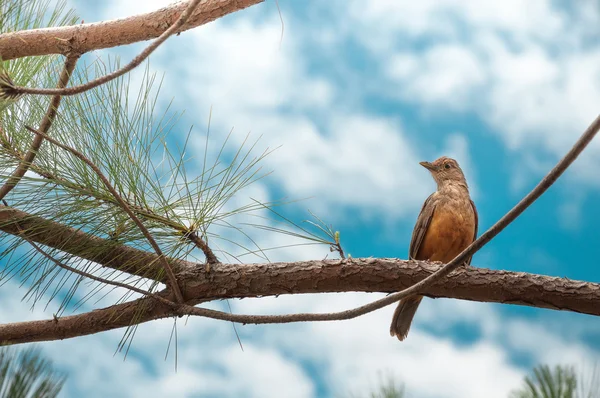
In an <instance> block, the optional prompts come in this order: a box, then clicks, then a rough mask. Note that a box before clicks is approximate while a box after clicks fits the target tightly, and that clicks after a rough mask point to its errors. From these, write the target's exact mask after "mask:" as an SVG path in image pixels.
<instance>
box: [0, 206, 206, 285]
mask: <svg viewBox="0 0 600 398" xmlns="http://www.w3.org/2000/svg"><path fill="white" fill-rule="evenodd" d="M0 231H4V232H6V233H9V234H11V235H15V236H23V237H26V238H28V239H29V240H31V241H33V242H36V243H40V244H43V245H45V246H48V247H52V248H54V249H58V250H62V251H64V252H66V253H69V254H72V255H74V256H78V257H81V258H84V259H86V260H90V261H93V262H96V263H98V264H101V265H103V266H105V267H109V268H113V269H117V270H121V271H123V272H127V273H130V274H132V275H137V276H141V277H144V278H149V279H153V280H156V281H157V282H163V283H164V282H165V281H166V278H164V277H160V276H159V275H160V272H159V270H160V268H161V266H160V263H159V261H158V256H157V255H156V254H154V253H150V252H145V251H142V250H138V249H135V248H133V247H130V246H124V245H121V244H119V243H118V242H116V241H111V240H107V239H102V238H99V237H96V236H93V235H90V234H87V233H85V232H83V231H81V230H77V229H74V228H71V227H68V226H66V225H63V224H60V223H57V222H55V221H50V220H46V219H44V218H42V217H38V216H35V215H32V214H29V213H26V212H23V211H20V210H17V209H14V208H12V207H8V206H2V205H0ZM167 261H169V263H170V265H171V267H172V268H173V272H174V273H175V274H176V275H177V274H178V273H180V272H182V271H183V270H185V269H187V268H197V267H198V265H197V264H195V263H191V262H188V261H183V260H173V259H167Z"/></svg>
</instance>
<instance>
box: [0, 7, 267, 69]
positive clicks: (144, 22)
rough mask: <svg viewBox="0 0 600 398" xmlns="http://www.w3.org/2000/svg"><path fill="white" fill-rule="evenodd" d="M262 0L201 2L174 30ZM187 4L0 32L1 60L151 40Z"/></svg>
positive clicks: (85, 50) (208, 20)
mask: <svg viewBox="0 0 600 398" xmlns="http://www.w3.org/2000/svg"><path fill="white" fill-rule="evenodd" d="M262 1H263V0H208V1H205V2H202V3H201V4H200V5H198V7H197V8H196V10H195V12H194V13H193V14H192V15H191V17H190V18H189V19H188V20H187V22H186V23H185V24H184V25H183V26H182V27H181V28H180V29H178V30H177V32H183V31H186V30H188V29H192V28H195V27H197V26H200V25H203V24H206V23H208V22H211V21H214V20H216V19H218V18H221V17H223V16H225V15H227V14H230V13H233V12H235V11H239V10H242V9H244V8H247V7H250V6H252V5H254V4H258V3H261V2H262ZM187 6H188V3H187V2H179V3H175V4H172V5H169V6H167V7H165V8H161V9H160V10H157V11H153V12H150V13H147V14H140V15H136V16H132V17H129V18H123V19H116V20H112V21H104V22H95V23H87V24H81V25H74V26H65V27H58V28H45V29H33V30H25V31H19V32H10V33H4V34H1V35H0V57H1V58H2V59H3V60H10V59H15V58H22V57H28V56H38V55H49V54H65V55H66V54H67V53H69V52H71V51H76V52H78V53H81V54H84V53H86V52H88V51H91V50H99V49H102V48H110V47H116V46H122V45H126V44H131V43H136V42H140V41H145V40H150V39H153V38H156V37H158V36H160V35H161V34H162V33H163V32H164V31H165V30H166V29H167V28H168V27H169V26H171V25H173V23H175V21H176V20H177V18H179V16H180V15H181V13H182V12H183V11H184V10H185V8H186V7H187Z"/></svg>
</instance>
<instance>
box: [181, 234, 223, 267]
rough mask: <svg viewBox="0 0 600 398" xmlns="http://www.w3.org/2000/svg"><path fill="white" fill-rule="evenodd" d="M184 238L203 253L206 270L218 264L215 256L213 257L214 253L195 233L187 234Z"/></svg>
mask: <svg viewBox="0 0 600 398" xmlns="http://www.w3.org/2000/svg"><path fill="white" fill-rule="evenodd" d="M185 237H186V238H187V239H189V240H190V242H192V243H193V244H194V245H196V247H197V248H198V249H200V250H202V253H204V256H205V257H206V265H207V268H206V269H207V270H210V267H211V266H213V265H216V264H219V259H218V258H217V256H215V253H214V252H213V251H212V249H211V248H210V246H208V244H207V243H206V242H205V241H204V239H202V238H201V237H199V236H198V234H197V233H196V232H188V233H187V234H186V235H185Z"/></svg>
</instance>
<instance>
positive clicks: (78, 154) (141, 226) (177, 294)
mask: <svg viewBox="0 0 600 398" xmlns="http://www.w3.org/2000/svg"><path fill="white" fill-rule="evenodd" d="M25 128H26V129H27V130H29V131H31V132H32V133H34V134H37V135H40V136H42V137H43V138H45V139H46V140H48V142H50V143H52V144H54V145H56V146H57V147H59V148H62V149H64V150H66V151H69V152H71V153H72V154H73V155H74V156H75V157H77V158H78V159H80V160H81V161H83V162H84V163H86V164H87V165H88V166H90V168H91V169H92V170H93V171H94V172H95V173H96V175H98V177H99V178H100V179H101V180H102V182H103V183H104V185H105V186H106V188H107V189H108V190H109V191H110V193H111V194H112V195H113V196H114V198H115V199H116V200H117V202H119V205H120V206H121V208H122V209H123V210H124V211H125V212H126V213H127V215H129V217H130V218H131V220H132V221H133V222H134V223H135V224H136V225H137V226H138V228H139V229H140V231H141V232H142V234H143V235H144V237H146V239H147V240H148V242H149V243H150V245H151V246H152V248H153V249H154V251H155V252H156V254H157V255H158V259H159V261H160V262H161V264H162V266H163V268H164V270H165V272H166V273H167V277H168V278H169V282H170V285H171V289H173V292H174V293H175V297H176V299H177V302H178V303H183V295H182V294H181V290H180V288H179V284H178V283H177V278H176V277H175V274H174V273H173V269H172V268H171V266H170V265H169V262H168V261H167V258H166V257H165V255H164V254H163V252H162V250H161V249H160V247H159V246H158V243H156V241H155V240H154V238H153V237H152V235H151V234H150V231H148V229H147V228H146V226H145V225H144V224H143V223H142V222H141V221H140V219H139V218H138V217H137V216H136V215H135V213H134V212H133V211H132V210H131V209H130V208H129V205H128V204H127V203H126V202H125V201H124V200H123V198H122V197H121V195H119V193H118V192H117V190H116V189H115V188H114V187H113V186H112V184H111V183H110V181H108V179H107V178H106V177H105V176H104V174H103V173H102V171H101V170H100V169H99V168H98V166H96V165H95V164H94V163H93V162H92V161H91V160H89V159H88V158H87V157H86V156H85V155H84V154H82V153H81V152H79V151H78V150H76V149H75V148H71V147H70V146H68V145H65V144H62V143H60V142H58V141H56V140H55V139H53V138H50V137H49V136H47V135H46V134H44V133H42V132H40V131H37V130H35V129H33V128H31V127H29V126H25Z"/></svg>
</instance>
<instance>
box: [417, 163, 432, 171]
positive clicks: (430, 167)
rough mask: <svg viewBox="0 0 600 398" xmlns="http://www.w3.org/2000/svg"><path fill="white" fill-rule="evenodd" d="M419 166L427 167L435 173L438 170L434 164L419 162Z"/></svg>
mask: <svg viewBox="0 0 600 398" xmlns="http://www.w3.org/2000/svg"><path fill="white" fill-rule="evenodd" d="M419 164H420V165H421V166H423V167H425V168H426V169H427V170H429V171H435V170H436V168H435V166H434V165H433V164H432V163H430V162H419Z"/></svg>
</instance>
